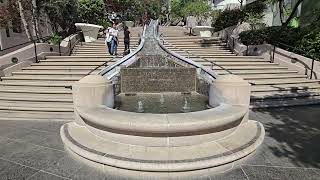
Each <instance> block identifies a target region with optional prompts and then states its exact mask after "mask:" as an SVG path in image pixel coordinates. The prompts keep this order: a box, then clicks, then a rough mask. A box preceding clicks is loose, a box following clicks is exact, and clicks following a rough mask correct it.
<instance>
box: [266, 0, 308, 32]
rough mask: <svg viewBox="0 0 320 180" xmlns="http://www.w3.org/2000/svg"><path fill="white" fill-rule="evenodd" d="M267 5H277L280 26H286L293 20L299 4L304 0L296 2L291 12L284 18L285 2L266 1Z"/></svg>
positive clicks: (283, 0)
mask: <svg viewBox="0 0 320 180" xmlns="http://www.w3.org/2000/svg"><path fill="white" fill-rule="evenodd" d="M268 1H269V3H271V4H273V5H275V4H278V8H279V14H280V22H281V24H282V26H287V25H288V24H289V23H290V21H291V20H292V19H293V18H294V16H295V14H296V11H297V9H298V8H299V6H300V4H301V3H302V2H303V1H304V0H298V1H297V2H296V3H295V5H294V6H293V8H292V11H291V12H290V13H289V16H288V17H286V15H285V13H284V12H285V10H286V7H285V0H268Z"/></svg>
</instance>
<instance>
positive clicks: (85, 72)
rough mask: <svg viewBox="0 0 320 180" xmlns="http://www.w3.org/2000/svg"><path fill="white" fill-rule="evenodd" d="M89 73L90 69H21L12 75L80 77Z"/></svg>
mask: <svg viewBox="0 0 320 180" xmlns="http://www.w3.org/2000/svg"><path fill="white" fill-rule="evenodd" d="M97 72H99V71H94V72H93V74H94V73H97ZM86 74H88V71H82V72H81V71H80V72H59V71H52V72H48V71H35V72H33V71H27V70H24V71H20V72H13V73H12V75H23V76H27V75H37V76H44V75H45V76H64V77H72V76H75V77H78V76H84V75H86Z"/></svg>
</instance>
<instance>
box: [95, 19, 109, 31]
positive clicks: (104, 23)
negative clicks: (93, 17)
mask: <svg viewBox="0 0 320 180" xmlns="http://www.w3.org/2000/svg"><path fill="white" fill-rule="evenodd" d="M97 25H100V26H103V28H104V29H106V28H108V27H111V26H112V23H111V22H110V21H108V20H106V19H99V20H98V21H97Z"/></svg>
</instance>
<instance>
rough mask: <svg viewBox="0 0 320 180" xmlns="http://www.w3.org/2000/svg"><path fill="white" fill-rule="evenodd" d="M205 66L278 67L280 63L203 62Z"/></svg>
mask: <svg viewBox="0 0 320 180" xmlns="http://www.w3.org/2000/svg"><path fill="white" fill-rule="evenodd" d="M201 64H202V65H203V66H212V65H214V64H218V65H220V66H278V65H279V64H278V63H269V62H214V63H212V62H201Z"/></svg>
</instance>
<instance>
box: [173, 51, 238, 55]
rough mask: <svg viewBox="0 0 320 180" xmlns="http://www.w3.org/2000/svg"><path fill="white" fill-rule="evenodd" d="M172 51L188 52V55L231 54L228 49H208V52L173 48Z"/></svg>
mask: <svg viewBox="0 0 320 180" xmlns="http://www.w3.org/2000/svg"><path fill="white" fill-rule="evenodd" d="M174 52H176V53H178V54H181V55H182V54H190V55H206V56H208V55H213V56H214V55H220V54H226V55H229V54H232V52H230V51H208V52H196V51H189V50H174Z"/></svg>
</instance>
